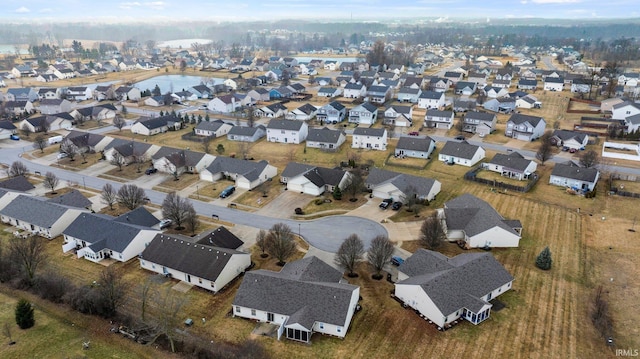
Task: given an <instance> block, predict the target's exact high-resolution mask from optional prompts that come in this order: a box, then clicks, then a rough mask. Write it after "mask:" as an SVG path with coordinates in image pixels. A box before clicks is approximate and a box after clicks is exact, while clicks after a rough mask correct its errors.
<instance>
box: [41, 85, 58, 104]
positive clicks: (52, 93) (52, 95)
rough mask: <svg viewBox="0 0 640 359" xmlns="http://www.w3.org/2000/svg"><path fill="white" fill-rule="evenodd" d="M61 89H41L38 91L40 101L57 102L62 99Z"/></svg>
mask: <svg viewBox="0 0 640 359" xmlns="http://www.w3.org/2000/svg"><path fill="white" fill-rule="evenodd" d="M61 93H62V91H61V90H60V88H45V87H43V88H41V89H39V90H38V100H40V101H42V100H55V99H59V98H60V97H61Z"/></svg>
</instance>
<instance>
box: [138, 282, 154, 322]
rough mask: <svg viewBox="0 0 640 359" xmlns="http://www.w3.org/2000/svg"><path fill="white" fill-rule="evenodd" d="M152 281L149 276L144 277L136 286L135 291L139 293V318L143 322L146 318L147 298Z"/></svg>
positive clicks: (151, 287) (149, 294)
mask: <svg viewBox="0 0 640 359" xmlns="http://www.w3.org/2000/svg"><path fill="white" fill-rule="evenodd" d="M153 289H154V288H153V281H152V280H151V277H146V278H145V280H144V282H142V284H141V285H140V286H139V287H138V289H137V290H136V293H137V294H139V295H140V319H141V320H142V321H143V322H144V321H145V320H146V314H147V306H148V305H149V299H150V297H151V294H152V293H153V292H154V290H153Z"/></svg>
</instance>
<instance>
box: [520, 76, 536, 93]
mask: <svg viewBox="0 0 640 359" xmlns="http://www.w3.org/2000/svg"><path fill="white" fill-rule="evenodd" d="M537 88H538V80H536V79H526V78H520V80H518V89H519V90H535V89H537Z"/></svg>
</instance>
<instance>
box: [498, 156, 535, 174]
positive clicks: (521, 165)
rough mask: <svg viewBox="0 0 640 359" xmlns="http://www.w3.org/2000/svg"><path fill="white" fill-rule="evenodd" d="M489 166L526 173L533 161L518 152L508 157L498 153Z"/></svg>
mask: <svg viewBox="0 0 640 359" xmlns="http://www.w3.org/2000/svg"><path fill="white" fill-rule="evenodd" d="M489 164H492V165H498V166H503V167H507V168H510V169H513V170H518V171H520V172H524V170H526V169H527V167H529V165H530V164H531V160H528V159H526V158H524V157H523V156H522V155H521V154H519V153H518V152H511V153H510V154H508V155H505V154H504V153H496V155H495V156H493V158H492V159H491V161H489Z"/></svg>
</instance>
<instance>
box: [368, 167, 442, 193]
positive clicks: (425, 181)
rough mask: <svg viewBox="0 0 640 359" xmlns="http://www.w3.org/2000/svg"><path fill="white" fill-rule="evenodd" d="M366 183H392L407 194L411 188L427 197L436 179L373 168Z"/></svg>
mask: <svg viewBox="0 0 640 359" xmlns="http://www.w3.org/2000/svg"><path fill="white" fill-rule="evenodd" d="M365 183H366V184H367V186H380V185H383V184H386V183H391V184H393V185H394V186H395V187H396V188H397V189H398V190H400V191H401V192H402V193H405V194H406V193H407V192H409V190H410V189H413V190H415V193H416V195H417V196H418V197H426V196H427V195H428V194H429V193H430V192H431V189H432V188H433V186H434V184H435V183H436V181H435V180H434V179H431V178H425V177H418V176H412V175H408V174H404V173H398V172H392V171H387V170H381V169H379V168H372V169H371V170H370V171H369V175H368V176H367V180H366V181H365Z"/></svg>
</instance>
